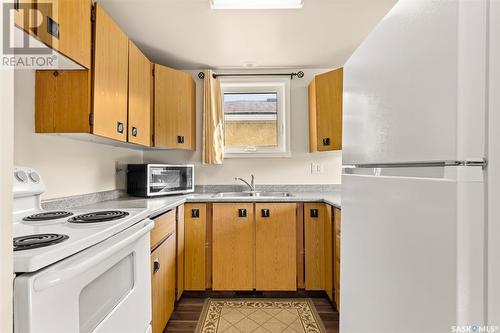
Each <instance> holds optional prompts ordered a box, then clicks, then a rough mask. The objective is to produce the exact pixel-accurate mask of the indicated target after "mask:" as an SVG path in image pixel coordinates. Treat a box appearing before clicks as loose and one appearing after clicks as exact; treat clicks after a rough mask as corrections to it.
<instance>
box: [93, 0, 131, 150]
mask: <svg viewBox="0 0 500 333" xmlns="http://www.w3.org/2000/svg"><path fill="white" fill-rule="evenodd" d="M93 75H94V124H93V133H94V134H97V135H100V136H104V137H107V138H111V139H115V140H120V141H124V142H126V141H127V101H128V98H127V90H128V37H127V35H126V34H125V33H124V32H123V31H122V30H121V29H120V27H118V25H117V24H116V23H115V22H114V21H113V19H112V18H111V17H110V16H109V15H108V14H107V13H106V12H105V11H104V10H103V9H102V7H101V6H100V5H99V4H96V6H95V36H94V72H93Z"/></svg>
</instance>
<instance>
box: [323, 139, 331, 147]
mask: <svg viewBox="0 0 500 333" xmlns="http://www.w3.org/2000/svg"><path fill="white" fill-rule="evenodd" d="M329 145H330V138H323V146H329Z"/></svg>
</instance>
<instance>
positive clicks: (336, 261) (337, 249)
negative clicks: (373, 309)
mask: <svg viewBox="0 0 500 333" xmlns="http://www.w3.org/2000/svg"><path fill="white" fill-rule="evenodd" d="M333 211H334V229H333V234H334V243H335V250H334V254H333V257H334V268H333V270H334V275H335V278H334V288H335V304H336V305H337V310H338V311H340V225H341V217H340V215H341V214H340V212H341V210H340V209H338V208H334V209H333Z"/></svg>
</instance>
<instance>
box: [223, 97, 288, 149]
mask: <svg viewBox="0 0 500 333" xmlns="http://www.w3.org/2000/svg"><path fill="white" fill-rule="evenodd" d="M277 119H278V93H277V92H266V93H256V92H250V93H224V132H225V146H226V147H276V146H277V145H278V121H277Z"/></svg>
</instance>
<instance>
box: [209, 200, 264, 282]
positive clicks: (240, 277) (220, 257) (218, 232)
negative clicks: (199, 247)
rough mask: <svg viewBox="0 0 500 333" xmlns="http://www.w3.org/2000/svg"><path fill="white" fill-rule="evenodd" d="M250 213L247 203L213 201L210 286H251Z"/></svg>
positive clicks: (252, 216) (252, 255)
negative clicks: (214, 202)
mask: <svg viewBox="0 0 500 333" xmlns="http://www.w3.org/2000/svg"><path fill="white" fill-rule="evenodd" d="M253 221H254V214H253V204H251V203H241V204H233V203H228V204H226V203H216V204H214V205H213V221H212V222H213V230H212V232H213V236H212V242H213V243H212V246H213V250H212V253H213V257H212V262H213V266H212V270H213V271H212V289H213V290H252V289H253V282H254V249H255V247H254V222H253Z"/></svg>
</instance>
